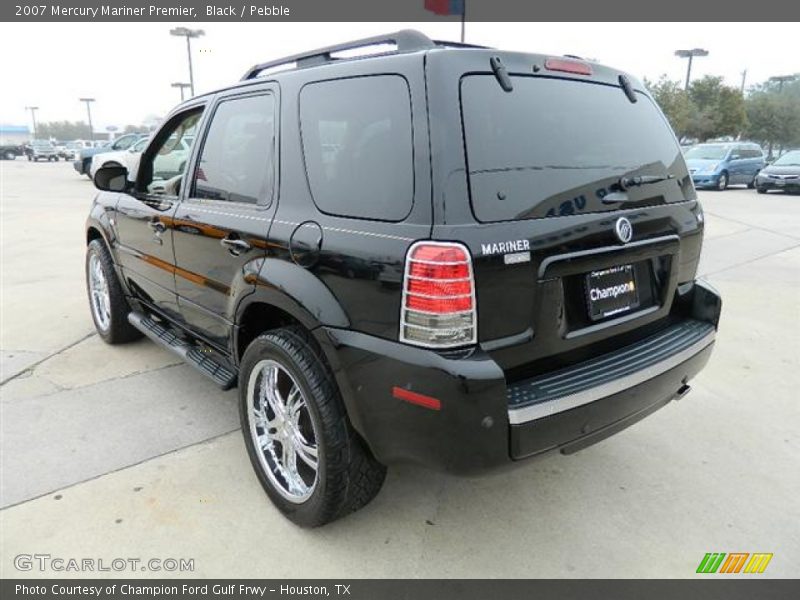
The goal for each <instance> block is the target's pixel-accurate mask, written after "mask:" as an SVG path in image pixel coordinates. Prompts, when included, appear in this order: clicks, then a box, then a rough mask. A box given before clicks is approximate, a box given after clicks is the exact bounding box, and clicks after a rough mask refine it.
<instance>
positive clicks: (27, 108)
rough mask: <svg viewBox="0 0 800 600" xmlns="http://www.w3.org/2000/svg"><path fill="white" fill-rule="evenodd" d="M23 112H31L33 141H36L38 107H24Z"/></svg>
mask: <svg viewBox="0 0 800 600" xmlns="http://www.w3.org/2000/svg"><path fill="white" fill-rule="evenodd" d="M25 110H29V111H31V119H33V139H36V111H37V110H39V107H38V106H26V107H25Z"/></svg>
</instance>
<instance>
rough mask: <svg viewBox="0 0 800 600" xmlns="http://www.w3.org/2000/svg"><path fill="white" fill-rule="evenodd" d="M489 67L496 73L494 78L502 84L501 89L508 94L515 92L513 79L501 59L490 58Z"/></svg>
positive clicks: (496, 57)
mask: <svg viewBox="0 0 800 600" xmlns="http://www.w3.org/2000/svg"><path fill="white" fill-rule="evenodd" d="M489 65H490V66H491V67H492V71H494V76H495V77H496V78H497V81H498V83H500V87H501V88H503V90H505V91H506V92H510V91H511V90H513V89H514V84H513V83H511V77H509V76H508V71H507V70H506V66H505V65H504V64H503V61H502V60H500V57H499V56H493V57H492V58H490V59H489Z"/></svg>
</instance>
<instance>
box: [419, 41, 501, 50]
mask: <svg viewBox="0 0 800 600" xmlns="http://www.w3.org/2000/svg"><path fill="white" fill-rule="evenodd" d="M433 43H434V44H436V45H437V46H442V47H443V48H478V49H480V50H491V47H490V46H480V45H478V44H465V43H464V42H451V41H448V40H433Z"/></svg>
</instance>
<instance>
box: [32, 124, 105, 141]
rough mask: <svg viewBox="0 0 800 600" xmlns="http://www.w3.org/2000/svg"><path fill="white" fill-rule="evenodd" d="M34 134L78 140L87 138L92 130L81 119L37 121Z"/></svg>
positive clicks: (42, 136)
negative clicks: (73, 120)
mask: <svg viewBox="0 0 800 600" xmlns="http://www.w3.org/2000/svg"><path fill="white" fill-rule="evenodd" d="M36 134H37V135H38V136H39V138H42V139H48V138H54V139H57V140H79V139H89V138H90V137H92V132H91V130H90V129H89V125H87V124H86V123H85V122H83V121H75V122H72V121H49V122H46V123H39V124H37V126H36Z"/></svg>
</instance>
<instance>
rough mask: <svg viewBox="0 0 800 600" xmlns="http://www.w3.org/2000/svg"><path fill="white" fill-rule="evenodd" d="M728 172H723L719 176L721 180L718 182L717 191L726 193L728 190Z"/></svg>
mask: <svg viewBox="0 0 800 600" xmlns="http://www.w3.org/2000/svg"><path fill="white" fill-rule="evenodd" d="M728 182H729V179H728V172H727V171H723V172H722V173H720V174H719V179H718V180H717V191H719V192H724V191H725V190H727V189H728Z"/></svg>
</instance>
